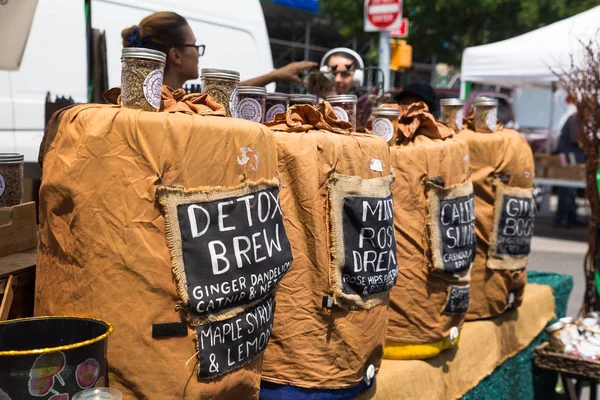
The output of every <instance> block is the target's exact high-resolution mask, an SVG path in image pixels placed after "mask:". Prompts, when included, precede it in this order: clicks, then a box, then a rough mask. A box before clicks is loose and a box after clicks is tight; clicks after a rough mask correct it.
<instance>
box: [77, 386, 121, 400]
mask: <svg viewBox="0 0 600 400" xmlns="http://www.w3.org/2000/svg"><path fill="white" fill-rule="evenodd" d="M122 398H123V395H122V394H121V392H120V391H118V390H117V389H113V388H107V387H100V388H95V389H87V390H84V391H82V392H79V393H76V394H75V396H73V400H121V399H122Z"/></svg>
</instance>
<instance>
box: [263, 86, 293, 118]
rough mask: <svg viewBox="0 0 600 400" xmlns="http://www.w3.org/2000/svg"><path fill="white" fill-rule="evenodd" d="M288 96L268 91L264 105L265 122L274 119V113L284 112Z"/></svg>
mask: <svg viewBox="0 0 600 400" xmlns="http://www.w3.org/2000/svg"><path fill="white" fill-rule="evenodd" d="M287 104H288V97H287V95H286V94H284V93H268V94H267V101H266V105H265V110H266V111H265V122H271V121H273V120H274V119H275V114H279V113H284V112H285V111H286V110H287Z"/></svg>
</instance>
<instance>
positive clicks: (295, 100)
mask: <svg viewBox="0 0 600 400" xmlns="http://www.w3.org/2000/svg"><path fill="white" fill-rule="evenodd" d="M288 104H289V106H290V107H291V106H295V105H297V104H310V105H311V106H314V105H316V104H317V96H313V95H312V94H290V95H288Z"/></svg>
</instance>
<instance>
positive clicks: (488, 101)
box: [473, 97, 498, 106]
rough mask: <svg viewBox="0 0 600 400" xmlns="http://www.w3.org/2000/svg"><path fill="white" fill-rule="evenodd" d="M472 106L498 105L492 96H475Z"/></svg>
mask: <svg viewBox="0 0 600 400" xmlns="http://www.w3.org/2000/svg"><path fill="white" fill-rule="evenodd" d="M473 105H474V106H498V100H496V99H494V98H492V97H476V98H475V100H473Z"/></svg>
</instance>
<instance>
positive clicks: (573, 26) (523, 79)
mask: <svg viewBox="0 0 600 400" xmlns="http://www.w3.org/2000/svg"><path fill="white" fill-rule="evenodd" d="M598 29H600V6H598V7H594V8H592V9H590V10H588V11H585V12H582V13H580V14H577V15H575V16H573V17H570V18H567V19H564V20H562V21H558V22H555V23H554V24H551V25H548V26H545V27H543V28H540V29H536V30H534V31H531V32H528V33H525V34H523V35H520V36H516V37H514V38H511V39H507V40H503V41H501V42H496V43H491V44H486V45H483V46H475V47H468V48H467V49H465V51H464V52H463V56H462V66H461V80H462V82H463V83H466V82H478V83H487V84H493V85H499V86H505V87H517V86H541V87H551V86H552V84H553V82H556V81H557V78H556V76H555V75H554V74H553V73H552V71H553V70H554V71H557V72H560V71H562V70H565V69H566V70H568V69H569V67H570V65H571V55H573V56H574V57H575V60H576V61H577V59H578V54H579V55H580V54H581V49H582V46H581V43H580V41H583V42H584V43H586V44H587V42H588V41H589V39H590V38H592V37H594V36H596V35H597V34H598Z"/></svg>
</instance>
